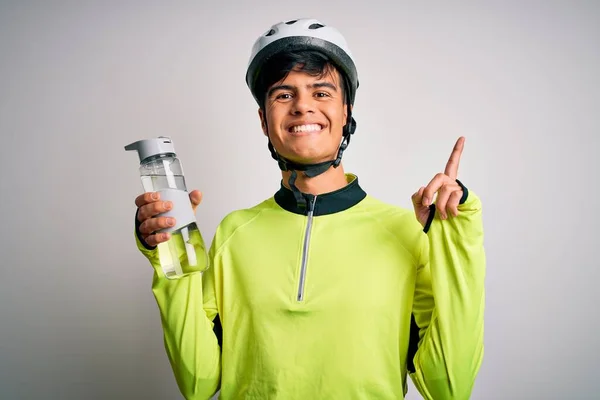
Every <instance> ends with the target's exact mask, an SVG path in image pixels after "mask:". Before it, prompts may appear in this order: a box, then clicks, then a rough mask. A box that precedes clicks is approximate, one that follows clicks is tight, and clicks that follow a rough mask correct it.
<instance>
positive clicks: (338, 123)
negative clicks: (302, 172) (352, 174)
mask: <svg viewBox="0 0 600 400" xmlns="http://www.w3.org/2000/svg"><path fill="white" fill-rule="evenodd" d="M347 114H348V113H347V108H346V105H345V104H344V94H343V89H342V81H341V79H340V75H339V73H338V72H337V71H336V70H335V69H333V68H330V69H328V70H326V73H325V74H323V76H311V75H308V74H307V73H304V72H302V71H298V70H294V71H291V72H290V73H289V74H288V75H287V76H286V77H285V79H284V80H282V81H280V82H277V83H275V84H274V85H273V86H271V87H270V88H269V90H268V93H267V98H266V102H265V111H264V112H263V110H259V116H260V119H261V124H262V128H263V132H264V133H265V135H268V136H269V138H270V140H271V143H272V144H273V147H275V150H276V151H277V153H279V154H280V155H282V156H283V157H285V158H287V159H288V160H291V161H294V162H298V163H318V162H322V161H329V160H333V159H335V158H336V156H337V151H338V147H339V145H340V142H341V140H342V128H343V126H344V125H345V123H346V118H347Z"/></svg>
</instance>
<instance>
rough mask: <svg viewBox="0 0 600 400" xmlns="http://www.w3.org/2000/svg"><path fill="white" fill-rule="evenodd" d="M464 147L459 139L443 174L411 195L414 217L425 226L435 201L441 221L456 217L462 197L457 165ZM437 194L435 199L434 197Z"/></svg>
mask: <svg viewBox="0 0 600 400" xmlns="http://www.w3.org/2000/svg"><path fill="white" fill-rule="evenodd" d="M464 146H465V138H464V137H462V136H461V137H460V138H458V140H457V141H456V144H455V145H454V149H452V153H451V154H450V159H448V163H447V164H446V169H445V170H444V173H441V172H440V173H438V174H436V175H435V176H434V177H433V179H432V180H431V181H430V182H429V184H428V185H427V186H423V187H421V188H420V189H419V190H418V191H417V192H416V193H415V194H413V195H412V202H413V206H414V208H415V215H416V216H417V219H418V220H419V222H420V223H421V225H423V226H425V224H426V223H427V219H428V217H429V212H430V211H429V206H430V205H431V204H433V203H434V201H435V208H436V210H437V212H438V213H439V215H440V218H441V219H447V218H448V215H452V216H457V215H458V204H459V202H460V199H461V198H462V196H463V190H462V187H461V186H460V185H459V184H458V183H457V182H456V179H457V176H458V165H459V164H460V156H461V155H462V151H463V148H464ZM436 194H437V199H435V200H434V197H435V196H436Z"/></svg>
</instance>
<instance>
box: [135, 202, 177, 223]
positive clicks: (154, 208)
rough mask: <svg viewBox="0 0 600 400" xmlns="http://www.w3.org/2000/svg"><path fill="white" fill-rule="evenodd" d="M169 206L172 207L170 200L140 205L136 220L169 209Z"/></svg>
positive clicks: (150, 216)
mask: <svg viewBox="0 0 600 400" xmlns="http://www.w3.org/2000/svg"><path fill="white" fill-rule="evenodd" d="M171 208H173V203H172V202H170V201H154V202H152V203H148V204H146V205H143V206H141V207H140V209H139V211H138V221H140V222H144V221H145V220H147V219H148V218H152V217H154V216H156V215H158V214H160V213H164V212H165V211H169V210H170V209H171Z"/></svg>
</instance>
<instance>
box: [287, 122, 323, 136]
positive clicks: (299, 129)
mask: <svg viewBox="0 0 600 400" xmlns="http://www.w3.org/2000/svg"><path fill="white" fill-rule="evenodd" d="M322 130H323V125H321V124H307V125H294V126H290V127H289V128H288V132H290V133H292V134H303V133H315V132H320V131H322Z"/></svg>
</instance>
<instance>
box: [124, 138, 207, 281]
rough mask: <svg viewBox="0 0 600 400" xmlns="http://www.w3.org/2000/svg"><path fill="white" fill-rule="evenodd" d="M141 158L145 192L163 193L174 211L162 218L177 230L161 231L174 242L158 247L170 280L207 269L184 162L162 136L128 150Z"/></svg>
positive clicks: (135, 144) (131, 146)
mask: <svg viewBox="0 0 600 400" xmlns="http://www.w3.org/2000/svg"><path fill="white" fill-rule="evenodd" d="M125 150H136V151H137V152H138V154H139V158H140V176H141V180H142V186H143V187H144V191H145V192H159V193H160V196H161V197H160V198H161V201H171V202H172V204H173V207H172V208H171V210H169V211H167V212H165V213H162V214H160V216H165V217H174V218H175V219H176V224H175V226H173V227H169V228H165V229H161V230H160V232H170V234H171V238H170V239H169V240H168V241H166V242H163V243H160V244H159V245H158V246H157V247H158V248H157V250H158V255H159V260H160V265H161V267H162V270H163V273H164V275H165V276H166V277H167V278H170V279H173V278H179V277H181V276H183V275H185V274H186V273H189V272H193V271H198V270H200V269H201V268H202V267H203V266H204V267H205V266H206V265H207V260H206V252H205V248H204V243H203V241H202V236H201V235H200V231H199V230H198V226H197V224H196V217H195V215H194V212H193V209H192V205H191V202H190V199H189V193H188V191H187V187H186V184H185V177H184V174H183V168H182V166H181V162H180V161H179V159H178V158H177V155H176V154H175V150H174V146H173V142H172V140H171V139H170V138H168V137H165V136H160V137H158V138H156V139H145V140H139V141H137V142H134V143H131V144H129V145H127V146H125Z"/></svg>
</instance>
